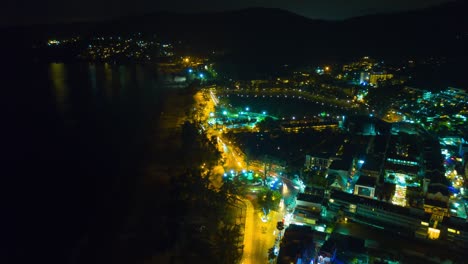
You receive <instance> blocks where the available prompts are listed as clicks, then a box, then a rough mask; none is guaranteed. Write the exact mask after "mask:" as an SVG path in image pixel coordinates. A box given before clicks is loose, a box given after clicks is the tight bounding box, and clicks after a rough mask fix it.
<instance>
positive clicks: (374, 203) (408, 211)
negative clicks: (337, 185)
mask: <svg viewBox="0 0 468 264" xmlns="http://www.w3.org/2000/svg"><path fill="white" fill-rule="evenodd" d="M330 198H331V199H334V200H342V201H346V202H348V203H353V204H361V205H367V206H371V207H374V208H378V209H382V210H385V211H388V212H392V213H397V214H401V215H407V216H409V215H414V214H415V213H418V215H421V214H424V212H423V211H422V210H420V209H414V208H408V207H401V206H398V205H394V204H391V203H387V202H383V201H379V200H374V199H370V198H365V197H362V196H357V195H354V194H350V193H346V192H342V191H332V192H331V196H330ZM414 210H416V211H418V212H416V211H415V212H413V211H414ZM419 211H421V212H419Z"/></svg>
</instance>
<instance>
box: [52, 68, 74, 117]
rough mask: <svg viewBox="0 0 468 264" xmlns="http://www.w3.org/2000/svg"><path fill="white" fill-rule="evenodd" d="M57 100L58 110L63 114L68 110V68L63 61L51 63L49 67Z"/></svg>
mask: <svg viewBox="0 0 468 264" xmlns="http://www.w3.org/2000/svg"><path fill="white" fill-rule="evenodd" d="M49 74H50V79H51V81H52V86H53V91H54V95H55V101H56V106H57V109H58V111H59V112H60V113H61V114H62V115H63V114H65V111H66V110H67V109H66V108H67V101H68V94H69V91H68V86H67V83H66V70H65V65H64V64H63V63H51V64H50V67H49Z"/></svg>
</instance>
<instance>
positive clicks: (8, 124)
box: [0, 63, 164, 263]
mask: <svg viewBox="0 0 468 264" xmlns="http://www.w3.org/2000/svg"><path fill="white" fill-rule="evenodd" d="M158 79H160V78H158V73H157V70H156V67H155V66H152V65H109V64H96V65H95V64H85V63H83V64H61V63H52V64H28V63H26V64H24V65H20V66H11V67H9V68H8V69H7V70H6V71H4V72H3V74H2V80H1V83H3V85H2V87H1V89H2V94H3V95H2V96H1V97H0V98H1V105H2V112H3V113H2V116H4V118H2V120H1V124H2V125H1V130H2V132H1V133H0V134H1V135H2V136H1V137H2V138H1V141H0V142H1V145H0V146H1V147H0V149H1V151H2V155H1V157H2V158H1V159H2V162H1V164H3V165H2V166H1V168H0V175H1V179H2V184H1V186H2V194H3V195H2V196H3V199H2V200H3V201H2V203H3V204H4V205H5V206H2V208H4V210H2V212H1V214H2V218H3V219H2V221H0V223H1V226H2V228H1V230H2V238H3V239H2V241H4V243H2V247H1V249H0V250H1V251H0V253H1V255H0V263H26V262H29V263H73V258H74V255H76V254H81V252H80V245H83V244H89V243H95V244H99V243H100V242H103V243H102V244H103V247H105V244H106V243H105V241H106V239H111V238H110V237H111V236H112V235H114V234H115V230H117V229H118V228H119V226H120V225H121V224H122V222H124V221H125V216H126V215H127V214H128V211H129V208H131V207H132V206H133V204H132V202H133V200H132V199H133V198H134V192H135V189H136V188H135V185H136V182H137V181H138V179H139V177H142V175H143V172H142V168H143V167H144V166H145V164H147V163H148V162H150V159H151V158H154V156H152V153H151V140H152V137H153V134H152V133H154V127H155V126H157V123H158V116H159V112H160V107H161V103H162V101H163V100H164V95H163V94H164V89H163V88H162V85H161V84H160V83H159V82H158ZM150 157H151V158H150ZM89 240H92V241H93V242H90V241H89ZM94 250H105V248H102V249H100V248H99V246H98V245H94ZM30 261H33V262H30Z"/></svg>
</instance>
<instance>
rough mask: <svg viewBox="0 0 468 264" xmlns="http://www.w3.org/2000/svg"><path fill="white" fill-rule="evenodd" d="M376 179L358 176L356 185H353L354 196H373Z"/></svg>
mask: <svg viewBox="0 0 468 264" xmlns="http://www.w3.org/2000/svg"><path fill="white" fill-rule="evenodd" d="M375 186H376V178H374V177H369V176H359V179H358V181H357V182H356V185H354V194H355V195H359V196H364V197H369V198H374V196H375Z"/></svg>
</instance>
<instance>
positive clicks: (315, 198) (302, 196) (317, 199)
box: [297, 193, 323, 204]
mask: <svg viewBox="0 0 468 264" xmlns="http://www.w3.org/2000/svg"><path fill="white" fill-rule="evenodd" d="M297 200H298V201H304V202H310V203H318V204H321V203H322V201H323V196H321V195H312V194H307V193H299V194H298V195H297Z"/></svg>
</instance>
